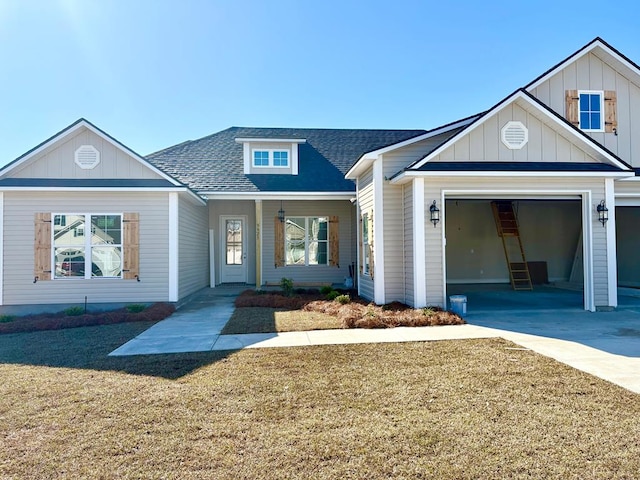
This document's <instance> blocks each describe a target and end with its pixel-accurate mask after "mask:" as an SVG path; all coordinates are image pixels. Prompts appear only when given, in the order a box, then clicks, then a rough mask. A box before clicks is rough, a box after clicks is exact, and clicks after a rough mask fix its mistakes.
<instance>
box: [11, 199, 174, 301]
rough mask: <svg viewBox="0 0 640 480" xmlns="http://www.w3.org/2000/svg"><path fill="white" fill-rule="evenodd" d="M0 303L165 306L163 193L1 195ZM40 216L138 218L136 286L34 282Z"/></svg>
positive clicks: (165, 213) (165, 211)
mask: <svg viewBox="0 0 640 480" xmlns="http://www.w3.org/2000/svg"><path fill="white" fill-rule="evenodd" d="M4 202H5V203H4V205H5V211H4V252H3V253H4V279H3V282H4V304H5V305H22V304H59V303H78V304H81V303H84V297H85V295H86V296H87V299H88V302H89V303H90V304H91V303H109V302H132V303H135V302H154V301H167V300H168V295H169V251H168V246H169V230H168V222H167V219H168V215H169V214H168V208H169V207H168V206H169V201H168V194H167V193H125V192H123V193H65V194H64V195H61V194H59V193H54V192H5V194H4ZM40 212H56V213H60V212H69V213H84V212H86V213H125V212H137V213H139V215H140V280H141V281H140V282H136V281H135V280H122V279H101V278H92V279H89V280H85V279H77V278H69V279H55V280H47V281H38V282H37V283H33V269H34V215H35V214H36V213H40Z"/></svg>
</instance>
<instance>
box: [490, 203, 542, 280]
mask: <svg viewBox="0 0 640 480" xmlns="http://www.w3.org/2000/svg"><path fill="white" fill-rule="evenodd" d="M491 209H492V210H493V218H494V219H495V221H496V229H497V231H498V236H499V237H500V238H501V239H502V248H503V249H504V256H505V259H506V261H507V268H508V269H509V279H510V280H511V288H513V290H533V284H532V283H531V273H530V272H529V265H528V264H527V259H526V258H525V255H524V248H523V247H522V240H521V239H520V229H519V227H518V218H517V217H516V213H515V211H514V209H513V202H510V201H499V202H498V201H496V202H491Z"/></svg>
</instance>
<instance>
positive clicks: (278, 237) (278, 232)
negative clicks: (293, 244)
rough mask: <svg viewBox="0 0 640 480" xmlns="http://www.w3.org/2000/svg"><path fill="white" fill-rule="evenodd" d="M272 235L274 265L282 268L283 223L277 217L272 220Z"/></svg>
mask: <svg viewBox="0 0 640 480" xmlns="http://www.w3.org/2000/svg"><path fill="white" fill-rule="evenodd" d="M274 233H275V238H274V264H275V267H276V268H278V267H284V223H283V222H282V221H281V220H280V219H279V218H278V217H275V219H274Z"/></svg>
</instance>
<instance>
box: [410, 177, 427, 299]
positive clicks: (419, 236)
mask: <svg viewBox="0 0 640 480" xmlns="http://www.w3.org/2000/svg"><path fill="white" fill-rule="evenodd" d="M412 188H413V192H412V199H413V302H414V307H415V308H420V307H425V306H426V305H427V265H426V261H427V258H426V251H425V236H424V219H425V208H424V178H421V177H419V178H415V179H414V180H413V184H412Z"/></svg>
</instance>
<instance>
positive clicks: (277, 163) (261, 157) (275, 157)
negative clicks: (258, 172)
mask: <svg viewBox="0 0 640 480" xmlns="http://www.w3.org/2000/svg"><path fill="white" fill-rule="evenodd" d="M253 166H254V167H281V168H288V167H289V151H288V150H254V151H253Z"/></svg>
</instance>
